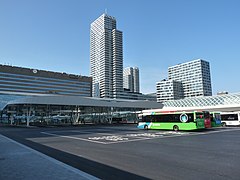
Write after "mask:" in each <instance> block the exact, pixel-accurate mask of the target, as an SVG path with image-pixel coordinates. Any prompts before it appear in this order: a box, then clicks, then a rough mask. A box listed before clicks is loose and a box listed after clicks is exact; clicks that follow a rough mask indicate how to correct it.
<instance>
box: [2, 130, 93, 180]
mask: <svg viewBox="0 0 240 180" xmlns="http://www.w3.org/2000/svg"><path fill="white" fill-rule="evenodd" d="M0 179H4V180H15V179H24V180H33V179H34V180H38V179H39V180H40V179H41V180H43V179H51V180H63V179H67V180H71V179H74V180H76V179H79V180H85V179H91V180H92V179H98V178H96V177H94V176H91V175H89V174H87V173H85V172H82V171H80V170H78V169H75V168H73V167H71V166H68V165H67V164H64V163H62V162H60V161H57V160H55V159H53V158H51V157H48V156H46V155H44V154H42V153H40V152H38V151H35V150H33V149H31V148H29V147H27V146H24V145H22V144H19V143H18V142H16V141H13V140H11V139H9V138H7V137H5V136H3V135H1V134H0Z"/></svg>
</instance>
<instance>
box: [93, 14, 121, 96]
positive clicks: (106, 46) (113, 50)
mask: <svg viewBox="0 0 240 180" xmlns="http://www.w3.org/2000/svg"><path fill="white" fill-rule="evenodd" d="M90 75H91V77H92V93H93V97H101V98H121V94H122V92H123V47H122V32H121V31H119V30H117V27H116V19H115V18H114V17H112V16H109V15H107V14H105V13H104V14H103V15H101V16H100V17H99V18H97V19H96V20H95V21H94V22H93V23H92V24H91V30H90Z"/></svg>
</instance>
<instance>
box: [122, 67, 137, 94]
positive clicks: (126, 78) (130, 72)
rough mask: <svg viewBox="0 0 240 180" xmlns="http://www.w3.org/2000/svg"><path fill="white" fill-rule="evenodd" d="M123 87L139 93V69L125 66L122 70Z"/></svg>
mask: <svg viewBox="0 0 240 180" xmlns="http://www.w3.org/2000/svg"><path fill="white" fill-rule="evenodd" d="M123 87H124V88H125V89H129V91H130V92H136V93H139V89H140V88H139V69H138V68H137V67H127V68H125V69H124V70H123Z"/></svg>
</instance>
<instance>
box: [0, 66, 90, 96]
mask: <svg viewBox="0 0 240 180" xmlns="http://www.w3.org/2000/svg"><path fill="white" fill-rule="evenodd" d="M2 91H3V92H13V93H15V92H17V93H34V94H58V95H71V96H85V97H91V96H92V78H91V77H87V76H80V75H74V74H67V73H64V72H63V73H60V72H52V71H45V70H38V69H31V68H23V67H16V66H8V65H0V92H2Z"/></svg>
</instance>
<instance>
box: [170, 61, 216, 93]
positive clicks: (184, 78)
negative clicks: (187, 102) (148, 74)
mask: <svg viewBox="0 0 240 180" xmlns="http://www.w3.org/2000/svg"><path fill="white" fill-rule="evenodd" d="M168 78H169V80H176V81H181V82H182V86H183V93H184V97H195V96H211V95H212V86H211V76H210V65H209V62H207V61H204V60H202V59H197V60H193V61H190V62H186V63H182V64H178V65H175V66H172V67H169V68H168Z"/></svg>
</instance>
